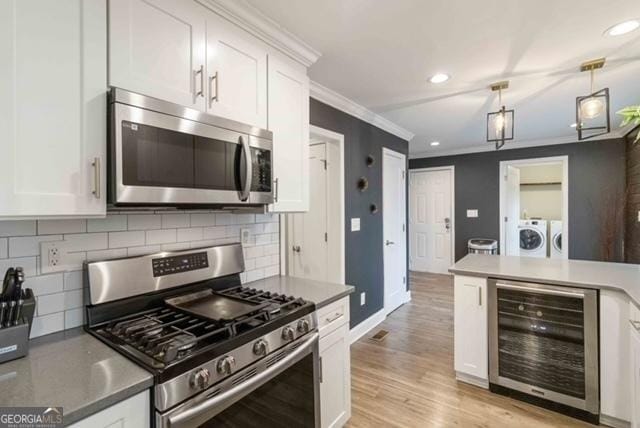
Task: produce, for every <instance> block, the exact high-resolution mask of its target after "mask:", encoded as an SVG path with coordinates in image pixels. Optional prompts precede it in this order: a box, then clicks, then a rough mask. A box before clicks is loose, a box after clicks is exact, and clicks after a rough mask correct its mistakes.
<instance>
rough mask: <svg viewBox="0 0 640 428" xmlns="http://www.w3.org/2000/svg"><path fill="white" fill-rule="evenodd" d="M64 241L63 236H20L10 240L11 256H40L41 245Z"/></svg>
mask: <svg viewBox="0 0 640 428" xmlns="http://www.w3.org/2000/svg"><path fill="white" fill-rule="evenodd" d="M47 241H62V235H45V236H20V237H17V238H9V256H10V257H27V256H38V255H40V243H41V242H47Z"/></svg>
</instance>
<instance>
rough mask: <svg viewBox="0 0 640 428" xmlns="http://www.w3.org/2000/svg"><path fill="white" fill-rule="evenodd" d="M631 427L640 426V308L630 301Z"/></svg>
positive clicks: (637, 427) (639, 427)
mask: <svg viewBox="0 0 640 428" xmlns="http://www.w3.org/2000/svg"><path fill="white" fill-rule="evenodd" d="M630 308H631V311H630V312H631V316H630V317H629V318H630V321H632V322H631V325H630V326H629V331H630V335H629V338H630V341H631V343H630V350H631V352H630V356H631V364H630V367H631V376H630V377H631V428H640V309H638V307H636V306H634V305H633V303H630Z"/></svg>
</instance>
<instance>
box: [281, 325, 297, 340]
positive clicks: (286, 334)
mask: <svg viewBox="0 0 640 428" xmlns="http://www.w3.org/2000/svg"><path fill="white" fill-rule="evenodd" d="M294 338H295V335H294V333H293V329H292V328H291V327H289V326H286V327H285V328H283V329H282V339H283V340H293V339H294Z"/></svg>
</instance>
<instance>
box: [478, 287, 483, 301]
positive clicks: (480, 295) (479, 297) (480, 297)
mask: <svg viewBox="0 0 640 428" xmlns="http://www.w3.org/2000/svg"><path fill="white" fill-rule="evenodd" d="M478 306H482V287H478Z"/></svg>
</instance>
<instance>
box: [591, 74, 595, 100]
mask: <svg viewBox="0 0 640 428" xmlns="http://www.w3.org/2000/svg"><path fill="white" fill-rule="evenodd" d="M594 74H595V70H593V69H591V93H592V94H593V80H594V78H595V75H594Z"/></svg>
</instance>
